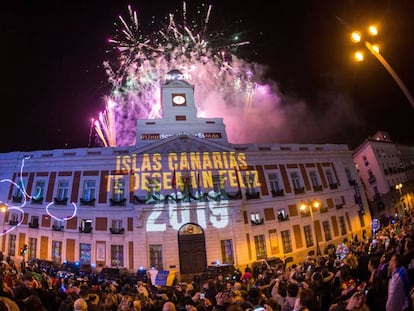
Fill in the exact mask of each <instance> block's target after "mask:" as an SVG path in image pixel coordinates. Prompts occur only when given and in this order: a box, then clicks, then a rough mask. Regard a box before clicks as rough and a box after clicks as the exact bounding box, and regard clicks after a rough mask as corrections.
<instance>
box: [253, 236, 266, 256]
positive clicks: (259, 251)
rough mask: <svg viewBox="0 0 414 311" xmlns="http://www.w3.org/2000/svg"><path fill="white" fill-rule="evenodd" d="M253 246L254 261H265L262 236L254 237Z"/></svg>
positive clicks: (263, 238) (264, 247) (264, 246)
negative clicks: (254, 251)
mask: <svg viewBox="0 0 414 311" xmlns="http://www.w3.org/2000/svg"><path fill="white" fill-rule="evenodd" d="M254 246H255V249H256V259H265V258H266V257H267V255H266V243H265V237H264V235H263V234H261V235H255V236H254Z"/></svg>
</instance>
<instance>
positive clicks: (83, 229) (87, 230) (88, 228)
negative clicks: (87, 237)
mask: <svg viewBox="0 0 414 311" xmlns="http://www.w3.org/2000/svg"><path fill="white" fill-rule="evenodd" d="M79 232H80V233H91V232H92V227H85V228H82V227H79Z"/></svg>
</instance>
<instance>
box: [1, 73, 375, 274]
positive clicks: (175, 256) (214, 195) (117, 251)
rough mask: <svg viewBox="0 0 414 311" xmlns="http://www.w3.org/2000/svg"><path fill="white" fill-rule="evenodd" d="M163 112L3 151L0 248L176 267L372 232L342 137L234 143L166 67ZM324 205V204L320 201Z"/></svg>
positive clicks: (293, 251) (300, 255)
mask: <svg viewBox="0 0 414 311" xmlns="http://www.w3.org/2000/svg"><path fill="white" fill-rule="evenodd" d="M161 104H162V109H163V112H164V116H163V118H161V119H154V120H139V121H138V122H137V142H136V145H135V146H128V147H116V148H109V147H102V148H79V149H58V150H41V151H33V152H11V153H4V154H1V155H0V178H1V179H2V182H1V183H0V200H1V201H2V202H3V204H4V206H6V207H7V210H6V212H5V213H0V215H1V217H2V219H3V220H2V221H1V225H2V227H3V228H2V232H3V233H5V234H3V236H2V238H1V251H2V252H3V253H4V254H5V255H6V256H11V257H12V258H16V259H21V256H20V254H19V250H20V249H21V248H22V247H23V246H24V245H25V244H26V245H27V246H28V253H27V255H26V256H27V257H26V259H27V258H28V257H29V258H30V257H37V258H41V259H47V260H53V261H55V262H57V263H59V262H63V261H65V260H67V261H79V262H81V263H91V264H92V265H97V266H98V265H99V266H120V267H126V268H128V269H130V270H137V269H138V268H139V267H145V268H149V267H155V268H157V269H165V270H174V271H176V272H177V274H178V275H179V276H181V277H184V276H189V275H193V274H194V273H198V272H201V271H203V270H204V269H205V267H206V266H207V265H210V264H212V263H234V264H235V265H236V266H238V267H241V268H243V267H244V266H245V265H246V264H250V263H252V262H254V261H257V260H260V259H263V258H269V257H279V258H280V259H282V260H285V259H286V258H290V257H291V258H292V259H293V260H294V261H295V262H299V261H302V260H303V259H304V258H305V256H307V255H309V254H313V253H315V252H317V251H318V249H319V250H320V251H321V252H322V253H324V250H326V248H327V247H328V246H331V245H338V244H340V243H342V242H343V241H344V240H345V239H348V240H350V239H353V238H355V237H356V236H358V237H359V239H361V238H363V237H368V236H370V235H371V227H370V225H371V216H370V213H369V209H368V203H367V200H366V197H365V195H364V191H363V189H362V188H361V187H362V186H361V183H360V179H359V178H358V174H357V171H356V169H355V165H354V162H353V158H352V151H351V150H349V148H348V146H347V145H339V144H261V145H259V144H237V145H235V144H231V143H229V142H228V141H227V135H226V131H225V125H224V123H223V119H221V118H198V117H197V110H196V105H195V101H194V87H193V86H192V85H190V84H189V83H188V82H187V81H185V80H184V79H182V75H181V73H180V72H179V71H175V70H174V71H171V72H170V73H169V74H168V78H167V79H166V80H165V81H164V83H163V84H162V85H161ZM316 203H318V204H319V206H317V205H316Z"/></svg>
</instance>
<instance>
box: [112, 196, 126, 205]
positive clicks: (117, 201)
mask: <svg viewBox="0 0 414 311" xmlns="http://www.w3.org/2000/svg"><path fill="white" fill-rule="evenodd" d="M126 200H127V199H126V198H123V199H113V198H110V199H109V201H110V205H111V206H126Z"/></svg>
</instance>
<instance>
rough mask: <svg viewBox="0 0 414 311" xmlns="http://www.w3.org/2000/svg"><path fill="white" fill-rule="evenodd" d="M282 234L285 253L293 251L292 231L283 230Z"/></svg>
mask: <svg viewBox="0 0 414 311" xmlns="http://www.w3.org/2000/svg"><path fill="white" fill-rule="evenodd" d="M280 234H281V236H282V245H283V253H284V254H286V253H291V252H292V240H291V238H290V231H289V230H283V231H281V232H280Z"/></svg>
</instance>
